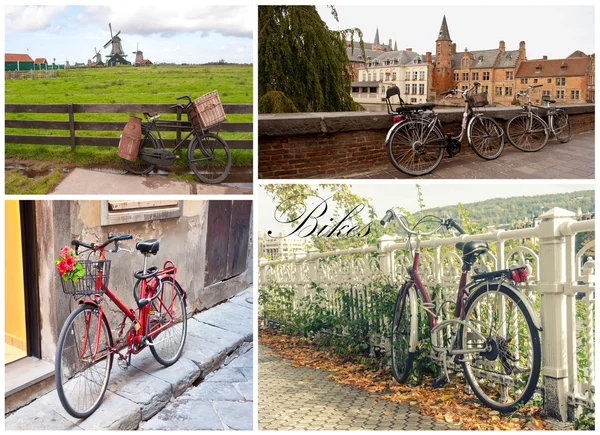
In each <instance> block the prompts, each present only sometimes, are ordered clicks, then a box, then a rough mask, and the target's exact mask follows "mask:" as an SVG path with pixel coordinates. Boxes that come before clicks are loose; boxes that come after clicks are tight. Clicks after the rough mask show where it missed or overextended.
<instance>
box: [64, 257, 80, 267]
mask: <svg viewBox="0 0 600 435" xmlns="http://www.w3.org/2000/svg"><path fill="white" fill-rule="evenodd" d="M63 261H64V262H65V264H66V268H67V270H73V267H74V266H75V263H77V261H76V260H75V259H74V258H73V257H69V256H66V257H65V259H64V260H63Z"/></svg>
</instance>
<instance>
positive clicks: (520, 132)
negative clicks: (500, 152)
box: [506, 113, 548, 152]
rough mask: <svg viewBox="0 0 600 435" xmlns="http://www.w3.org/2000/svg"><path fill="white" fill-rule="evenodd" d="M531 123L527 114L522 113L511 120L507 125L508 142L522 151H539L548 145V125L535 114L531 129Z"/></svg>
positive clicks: (532, 115)
mask: <svg viewBox="0 0 600 435" xmlns="http://www.w3.org/2000/svg"><path fill="white" fill-rule="evenodd" d="M529 122H530V121H529V114H527V113H521V114H519V115H517V116H515V117H514V118H512V119H510V120H509V121H508V123H507V124H506V135H507V136H508V141H509V142H510V143H511V144H512V146H514V147H515V148H516V149H518V150H520V151H525V152H535V151H539V150H541V149H542V148H544V147H545V146H546V144H547V143H548V129H547V128H546V123H545V122H544V120H543V119H541V118H540V117H539V116H537V115H535V114H533V113H532V114H531V128H530V127H529Z"/></svg>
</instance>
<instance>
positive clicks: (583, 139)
mask: <svg viewBox="0 0 600 435" xmlns="http://www.w3.org/2000/svg"><path fill="white" fill-rule="evenodd" d="M594 135H595V132H593V131H592V132H588V133H582V134H578V135H574V136H573V139H571V141H570V142H568V143H564V144H563V143H560V142H558V141H557V140H555V139H553V138H552V139H549V140H548V144H547V145H546V146H545V147H544V148H542V149H541V150H540V151H537V152H535V153H525V152H523V151H519V150H518V149H516V148H515V147H513V146H512V145H511V144H510V143H508V142H506V143H505V144H504V150H503V151H502V155H501V156H500V157H498V158H497V159H496V160H483V159H481V158H480V157H478V156H477V155H475V153H474V152H473V151H471V150H467V151H466V152H465V151H462V152H461V153H460V154H459V155H458V156H455V157H453V158H451V159H450V158H447V157H446V156H445V157H444V159H443V160H442V161H441V163H440V165H439V166H438V167H437V168H435V169H434V171H433V172H432V173H430V174H428V175H424V176H422V177H412V176H410V175H406V174H403V173H402V172H400V171H398V170H397V169H396V168H395V167H394V166H392V164H391V163H388V164H387V165H385V166H377V167H374V168H373V169H372V170H370V171H369V172H361V173H353V174H348V175H347V176H344V177H341V178H369V179H394V178H404V179H406V178H410V179H414V178H426V179H440V178H444V179H474V178H476V179H557V178H560V179H563V178H564V179H591V180H593V179H594V177H595V168H594V159H595V157H594V152H595V141H594ZM467 148H468V146H467Z"/></svg>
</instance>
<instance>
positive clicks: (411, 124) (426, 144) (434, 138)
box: [386, 119, 444, 176]
mask: <svg viewBox="0 0 600 435" xmlns="http://www.w3.org/2000/svg"><path fill="white" fill-rule="evenodd" d="M386 146H387V153H388V157H389V159H390V161H391V162H392V164H393V165H394V166H395V167H396V169H398V170H399V171H401V172H404V173H405V174H407V175H412V176H419V175H426V174H429V173H430V172H431V171H433V170H434V169H435V168H436V167H437V166H438V165H439V164H440V162H441V161H442V157H443V156H444V137H443V135H442V133H441V132H440V131H439V130H438V129H437V128H436V127H434V128H433V129H432V128H430V125H429V123H428V122H425V121H422V120H418V119H417V120H412V121H407V122H405V123H403V124H401V125H399V126H397V127H396V130H395V131H394V132H393V133H392V135H391V136H390V138H389V140H388V142H387V144H386Z"/></svg>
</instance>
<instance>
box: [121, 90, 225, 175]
mask: <svg viewBox="0 0 600 435" xmlns="http://www.w3.org/2000/svg"><path fill="white" fill-rule="evenodd" d="M186 99H187V101H188V102H187V103H186V104H181V103H178V104H175V105H173V106H171V108H178V109H180V110H182V111H184V112H186V113H187V116H188V120H189V121H190V122H191V124H192V125H191V128H190V131H189V132H188V133H187V135H186V136H185V137H184V138H183V139H182V140H181V141H179V142H178V143H177V144H176V145H175V147H174V148H173V150H172V151H171V150H167V149H166V148H165V144H164V142H163V137H162V135H161V129H163V130H175V129H178V128H180V124H179V121H159V120H158V119H159V118H160V114H157V113H155V114H152V113H149V112H144V117H145V118H146V121H147V122H145V123H141V136H142V138H141V143H140V144H139V150H138V151H137V154H136V157H133V160H129V159H126V158H123V157H121V161H122V163H123V166H124V167H125V169H126V170H127V171H128V172H131V173H133V174H137V175H146V174H149V173H150V172H151V171H152V170H153V169H154V167H155V166H156V165H158V166H170V165H172V164H173V162H174V161H175V159H176V158H177V157H178V156H177V152H178V151H179V150H180V149H181V148H183V146H184V144H186V142H187V141H188V139H190V143H189V144H188V145H187V149H188V152H187V158H188V164H189V167H190V169H191V170H192V172H193V173H194V174H195V175H196V177H198V178H199V179H200V181H202V182H204V183H210V184H215V183H220V182H222V181H223V180H224V179H225V178H226V177H227V175H229V171H230V170H231V152H230V151H229V146H228V145H227V142H225V140H223V138H222V137H221V136H219V134H218V131H217V132H216V133H213V132H212V131H209V130H212V129H213V128H214V127H215V126H217V125H219V124H220V123H221V122H223V121H224V120H225V112H224V110H223V106H222V105H221V103H220V100H219V97H218V95H217V94H216V91H214V92H210V93H208V94H206V95H203V96H202V97H200V98H197V99H196V100H194V101H192V99H191V98H190V97H189V96H188V95H183V96H181V97H177V100H186ZM207 101H208V102H209V103H207ZM199 107H200V108H199ZM137 119H138V120H139V118H137ZM138 137H139V136H138Z"/></svg>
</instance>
